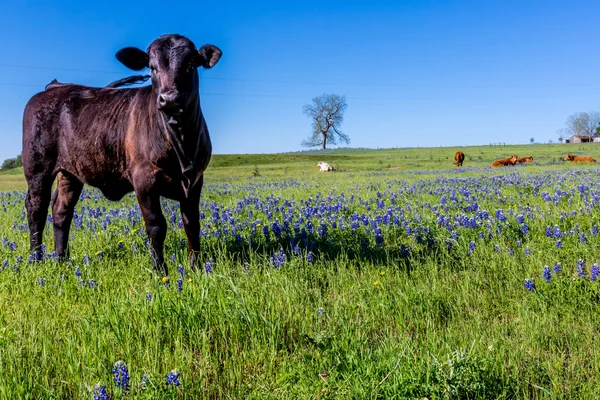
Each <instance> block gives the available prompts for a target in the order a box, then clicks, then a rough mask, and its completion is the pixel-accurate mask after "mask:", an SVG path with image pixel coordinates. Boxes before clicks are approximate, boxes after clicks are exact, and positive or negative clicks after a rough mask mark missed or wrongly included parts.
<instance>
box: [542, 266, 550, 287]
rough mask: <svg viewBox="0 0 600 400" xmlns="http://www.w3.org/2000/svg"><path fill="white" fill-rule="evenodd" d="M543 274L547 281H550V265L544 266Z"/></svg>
mask: <svg viewBox="0 0 600 400" xmlns="http://www.w3.org/2000/svg"><path fill="white" fill-rule="evenodd" d="M542 276H543V277H544V280H545V281H546V282H548V283H550V267H548V266H547V265H546V266H545V267H544V270H543V272H542Z"/></svg>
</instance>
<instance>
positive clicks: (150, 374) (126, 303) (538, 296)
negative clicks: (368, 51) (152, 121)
mask: <svg viewBox="0 0 600 400" xmlns="http://www.w3.org/2000/svg"><path fill="white" fill-rule="evenodd" d="M456 150H458V148H420V149H391V150H373V151H351V150H339V151H330V152H328V153H327V154H319V153H316V154H305V153H298V154H273V155H241V156H238V155H217V156H214V158H213V160H212V162H211V165H210V167H209V169H208V171H207V173H206V185H205V190H204V192H203V195H202V199H201V204H200V208H201V212H202V215H201V219H202V221H201V227H202V252H203V253H202V265H201V267H200V268H199V269H198V270H197V271H191V270H190V268H189V266H188V265H187V261H186V259H187V254H186V253H187V251H186V250H185V249H184V247H185V240H184V239H185V235H184V233H183V229H182V228H181V218H180V215H179V211H178V205H177V204H176V203H173V202H170V201H166V200H165V201H164V202H163V211H164V212H165V216H166V218H167V220H168V221H169V232H168V236H167V242H166V255H167V257H168V258H169V272H170V275H169V277H168V278H167V277H162V276H156V275H154V274H153V273H152V270H151V268H150V256H149V251H148V248H147V240H146V235H145V233H144V226H143V222H142V219H141V215H140V211H139V207H138V206H137V204H136V202H135V199H134V198H133V197H131V196H128V197H126V198H125V199H124V200H123V201H120V202H108V201H106V200H105V199H104V198H103V197H102V196H101V195H100V194H99V192H98V191H96V190H94V189H91V188H87V189H86V191H85V192H84V194H83V195H82V199H81V201H80V202H79V204H78V206H77V211H76V218H75V221H74V224H73V228H72V233H71V236H72V239H71V242H70V244H71V258H72V260H71V262H69V263H57V262H56V261H55V260H54V257H53V256H54V255H53V254H52V249H53V247H54V246H53V243H52V230H51V228H50V227H49V226H48V225H47V227H46V232H45V239H44V240H45V244H46V245H47V251H46V257H45V261H44V262H42V263H29V262H28V251H27V247H28V232H27V226H26V219H25V214H24V207H23V206H24V196H25V192H24V190H25V188H26V186H25V183H24V180H23V178H22V171H20V170H14V171H2V172H0V190H2V193H0V201H1V202H2V206H3V212H0V227H2V235H1V236H2V238H1V240H2V244H0V252H1V253H0V263H1V265H0V268H1V271H0V304H1V305H2V308H1V310H0V371H2V374H0V398H6V399H16V398H19V399H28V398H29V399H40V398H42V399H52V398H78V399H79V398H89V399H91V398H108V397H110V398H115V399H120V398H131V399H133V398H135V399H138V398H139V399H156V398H160V399H163V398H165V399H170V398H172V399H184V398H190V399H191V398H193V399H196V398H227V399H239V398H251V399H299V398H301V399H304V398H312V399H365V398H369V399H391V398H411V399H412V398H414V399H423V398H428V399H457V398H469V399H476V398H482V399H489V398H517V399H521V398H527V399H537V398H561V399H562V398H568V399H571V398H582V399H587V398H590V399H593V398H598V397H600V387H599V386H598V382H599V381H600V344H599V343H598V340H597V338H598V334H599V331H600V322H598V315H599V312H600V306H599V304H600V303H599V301H600V282H599V281H598V277H600V271H599V270H598V269H599V268H598V266H597V264H596V263H600V246H599V243H600V240H599V239H600V235H599V233H598V228H599V225H600V179H599V178H600V170H599V169H598V168H597V167H596V165H593V164H588V165H573V164H565V163H564V162H563V161H562V158H563V157H564V155H565V154H567V153H568V152H569V153H573V154H582V155H591V156H594V157H596V158H598V156H599V155H600V147H599V146H598V145H597V144H582V145H528V146H506V147H497V146H494V147H490V146H485V147H484V146H482V147H466V148H461V150H462V151H464V153H465V154H466V160H465V164H464V168H460V169H458V168H456V167H454V166H453V165H452V162H453V156H454V152H455V151H456ZM514 153H516V154H518V155H519V156H521V157H524V156H530V155H532V156H533V157H534V158H535V163H534V164H527V165H520V166H516V167H511V168H504V169H491V168H489V165H490V164H491V162H492V161H493V160H495V159H497V158H504V157H508V156H510V155H512V154H514ZM320 160H324V161H327V162H330V163H332V164H333V165H335V166H336V167H337V171H335V172H333V173H327V174H324V173H319V172H318V168H317V167H316V163H317V162H318V161H320ZM49 225H51V224H49ZM117 362H120V363H119V364H117V367H115V363H117ZM113 370H114V371H113ZM115 376H116V378H115ZM175 378H176V379H175ZM175 383H177V384H178V385H176V384H175ZM104 394H106V397H103V396H104Z"/></svg>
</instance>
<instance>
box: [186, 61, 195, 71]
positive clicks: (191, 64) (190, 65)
mask: <svg viewBox="0 0 600 400" xmlns="http://www.w3.org/2000/svg"><path fill="white" fill-rule="evenodd" d="M195 69H196V64H193V63H190V64H188V68H187V70H188V72H192V71H194V70H195Z"/></svg>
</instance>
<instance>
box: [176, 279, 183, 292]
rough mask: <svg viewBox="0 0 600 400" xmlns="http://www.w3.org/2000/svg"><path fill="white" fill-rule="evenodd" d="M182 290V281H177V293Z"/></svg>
mask: <svg viewBox="0 0 600 400" xmlns="http://www.w3.org/2000/svg"><path fill="white" fill-rule="evenodd" d="M182 290H183V279H177V291H178V292H181V291H182Z"/></svg>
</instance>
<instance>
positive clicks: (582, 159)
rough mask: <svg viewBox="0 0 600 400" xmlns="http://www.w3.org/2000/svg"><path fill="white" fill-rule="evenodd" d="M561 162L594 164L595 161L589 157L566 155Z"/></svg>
mask: <svg viewBox="0 0 600 400" xmlns="http://www.w3.org/2000/svg"><path fill="white" fill-rule="evenodd" d="M563 160H564V161H571V162H596V160H595V159H594V158H592V157H590V156H576V155H574V154H567V155H566V156H565V158H564V159H563Z"/></svg>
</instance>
